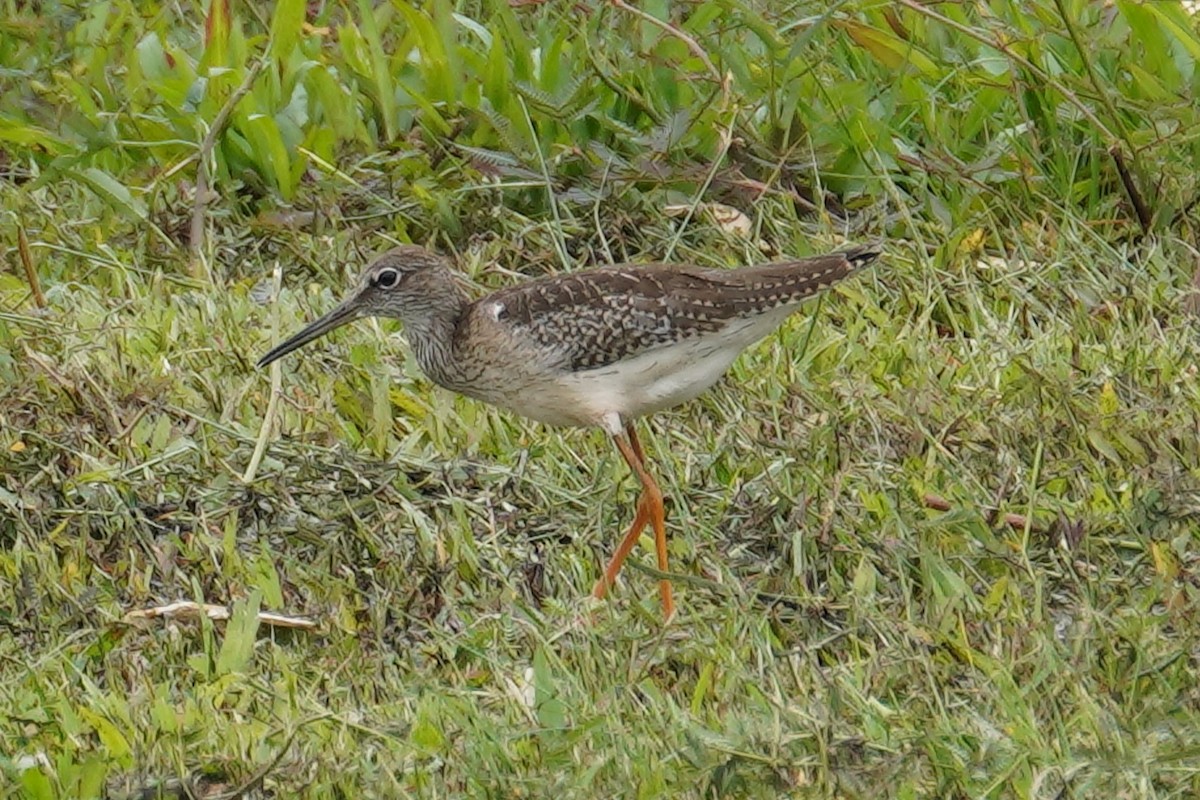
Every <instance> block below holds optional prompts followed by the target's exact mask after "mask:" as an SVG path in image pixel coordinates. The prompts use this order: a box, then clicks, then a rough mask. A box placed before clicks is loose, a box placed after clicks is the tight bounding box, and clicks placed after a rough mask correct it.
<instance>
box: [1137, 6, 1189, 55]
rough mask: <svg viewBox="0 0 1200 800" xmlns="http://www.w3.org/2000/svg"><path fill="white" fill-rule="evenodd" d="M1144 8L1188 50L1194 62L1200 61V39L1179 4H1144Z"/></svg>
mask: <svg viewBox="0 0 1200 800" xmlns="http://www.w3.org/2000/svg"><path fill="white" fill-rule="evenodd" d="M1142 8H1144V9H1145V10H1147V11H1149V12H1150V13H1151V14H1153V15H1154V16H1155V17H1157V18H1158V20H1159V22H1161V23H1162V25H1163V27H1164V28H1165V29H1166V30H1167V31H1168V32H1169V33H1170V34H1171V35H1172V36H1174V37H1175V39H1176V40H1177V41H1178V42H1179V43H1180V44H1182V45H1183V46H1184V47H1185V48H1187V51H1188V53H1190V54H1191V56H1192V60H1193V61H1200V38H1197V36H1196V30H1195V24H1194V23H1193V22H1192V21H1191V19H1190V18H1188V16H1187V15H1186V14H1184V12H1183V7H1182V6H1181V5H1180V4H1179V3H1159V2H1150V3H1143V4H1142Z"/></svg>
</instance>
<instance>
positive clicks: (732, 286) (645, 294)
mask: <svg viewBox="0 0 1200 800" xmlns="http://www.w3.org/2000/svg"><path fill="white" fill-rule="evenodd" d="M879 252H880V251H879V249H878V248H876V247H858V248H854V249H851V250H846V251H844V252H841V253H833V254H830V255H823V256H815V257H812V258H806V259H800V260H796V261H785V262H779V263H774V264H761V265H757V266H751V267H743V268H741V269H736V270H719V269H703V268H700V267H694V266H681V265H664V264H644V265H622V266H616V267H605V268H602V269H595V270H587V271H585V272H578V273H574V274H570V275H561V276H555V277H553V278H545V279H541V280H535V281H530V282H529V283H526V284H523V285H520V286H514V287H511V288H508V289H503V290H501V291H499V292H496V293H495V294H492V295H490V296H488V297H487V298H485V301H483V302H486V303H488V304H489V305H491V304H495V305H491V307H492V308H494V309H495V310H494V312H493V313H495V315H496V316H495V319H496V321H497V322H500V323H502V324H504V325H507V326H511V328H513V329H514V330H515V331H517V330H519V331H521V332H522V333H523V334H524V335H526V336H528V337H530V338H531V339H532V340H534V341H536V342H537V344H538V345H539V346H541V347H545V348H552V349H554V350H556V351H557V352H559V353H561V354H562V357H563V360H564V363H563V366H564V367H566V368H568V369H570V370H571V371H573V372H578V371H581V370H588V369H594V368H597V367H603V366H607V365H609V364H612V363H614V362H617V361H620V360H622V359H626V358H631V357H633V356H636V355H639V354H641V353H644V352H648V351H650V350H653V349H655V348H658V347H662V346H666V345H670V344H673V343H675V342H679V341H681V340H683V339H688V338H692V337H696V336H702V335H704V334H709V333H718V332H720V331H721V330H722V329H723V328H724V327H725V326H726V325H728V324H729V323H730V322H731V321H733V320H738V319H747V318H752V317H756V316H759V315H762V314H766V313H768V312H770V311H773V310H774V309H777V308H780V307H781V306H795V305H797V304H799V303H800V302H801V301H803V300H804V299H806V298H808V297H811V296H812V295H814V294H816V293H817V292H819V291H821V290H822V289H824V288H826V287H828V286H830V285H832V284H834V283H836V282H838V281H840V280H841V279H843V278H845V277H846V276H847V275H850V274H851V273H853V272H855V271H856V270H858V269H860V268H862V267H864V266H866V265H868V264H870V263H871V262H872V261H874V260H875V259H876V258H877V257H878V255H879Z"/></svg>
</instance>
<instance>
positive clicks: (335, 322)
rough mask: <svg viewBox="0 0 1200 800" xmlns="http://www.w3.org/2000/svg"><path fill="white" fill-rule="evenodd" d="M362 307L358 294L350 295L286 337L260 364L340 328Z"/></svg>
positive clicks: (284, 354) (356, 316)
mask: <svg viewBox="0 0 1200 800" xmlns="http://www.w3.org/2000/svg"><path fill="white" fill-rule="evenodd" d="M361 307H362V306H361V305H359V303H358V295H357V294H352V295H350V296H349V297H347V298H346V299H345V300H343V301H342V302H340V303H338V304H337V307H336V308H334V309H333V310H332V311H330V312H329V313H328V314H326V315H325V316H323V317H321V318H320V319H318V320H317V321H316V322H313V323H310V324H308V325H306V326H305V327H304V328H303V329H302V330H301V331H300V332H299V333H297V334H296V335H295V336H292V337H291V338H289V339H285V340H284V341H282V342H280V343H279V344H277V345H275V346H274V347H272V348H271V350H270V351H269V352H268V353H267V354H266V355H265V356H263V357H262V358H260V359H259V360H258V366H259V367H265V366H266V365H267V364H270V363H271V362H272V361H275V360H276V359H278V358H282V357H283V356H286V355H287V354H288V353H290V352H292V351H293V350H297V349H299V348H301V347H303V346H304V345H306V344H308V343H309V342H311V341H312V340H313V339H319V338H320V337H322V336H324V335H325V334H327V333H329V332H330V331H331V330H333V329H334V328H340V327H341V326H343V325H345V324H346V323H347V322H353V321H354V320H355V319H357V318H358V316H359V310H360V309H361Z"/></svg>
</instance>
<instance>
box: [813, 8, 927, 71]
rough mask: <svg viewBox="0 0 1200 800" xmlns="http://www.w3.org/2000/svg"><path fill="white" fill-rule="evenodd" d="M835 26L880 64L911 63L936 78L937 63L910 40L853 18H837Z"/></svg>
mask: <svg viewBox="0 0 1200 800" xmlns="http://www.w3.org/2000/svg"><path fill="white" fill-rule="evenodd" d="M836 25H837V27H839V28H842V29H843V30H845V31H846V33H848V34H850V38H851V39H853V40H854V41H855V42H856V43H857V44H858V45H859V47H862V48H863V49H864V50H866V51H867V52H868V53H870V54H871V55H872V56H874V57H875V58H876V59H877V60H878V61H879V62H880V63H881V64H883V65H884V66H885V67H888V68H889V69H903V68H904V67H905V66H908V65H912V66H913V67H915V68H916V69H917V70H919V71H920V72H921V74H922V75H924V76H925V77H927V78H937V77H938V69H937V65H936V64H934V63H933V61H932V60H931V59H930V58H929V56H927V55H925V54H924V53H922V52H921V51H920V50H918V49H917V48H916V47H914V46H913V45H912V43H910V42H906V41H904V40H903V39H900V38H898V37H896V36H895V35H893V34H891V33H888V32H886V31H883V30H880V29H879V28H872V27H870V26H867V25H863V24H861V23H858V22H855V21H853V20H848V19H844V20H838V21H837V23H836Z"/></svg>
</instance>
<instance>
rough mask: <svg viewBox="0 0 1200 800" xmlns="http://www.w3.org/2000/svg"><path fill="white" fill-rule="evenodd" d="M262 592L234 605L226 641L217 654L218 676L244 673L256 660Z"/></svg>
mask: <svg viewBox="0 0 1200 800" xmlns="http://www.w3.org/2000/svg"><path fill="white" fill-rule="evenodd" d="M261 605H262V592H261V591H259V590H258V589H255V590H254V591H253V592H251V593H250V596H249V597H247V598H246V599H245V600H241V601H238V602H236V603H234V604H233V613H232V614H231V615H230V617H229V622H228V624H227V625H226V626H225V641H223V642H222V643H221V651H220V652H219V653H218V654H217V671H216V674H217V675H228V674H230V673H233V672H244V671H245V670H246V668H247V667H248V666H249V665H250V662H251V660H252V659H253V658H254V642H255V640H256V638H257V636H258V626H259V618H258V610H259V608H260V606H261Z"/></svg>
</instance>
